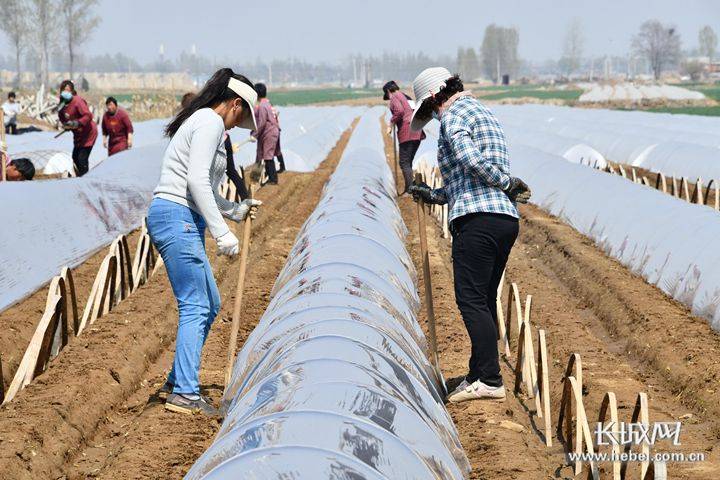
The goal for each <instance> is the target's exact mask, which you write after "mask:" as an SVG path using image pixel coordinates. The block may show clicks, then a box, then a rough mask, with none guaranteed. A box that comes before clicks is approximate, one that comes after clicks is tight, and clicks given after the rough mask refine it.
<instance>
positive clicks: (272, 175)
mask: <svg viewBox="0 0 720 480" xmlns="http://www.w3.org/2000/svg"><path fill="white" fill-rule="evenodd" d="M265 173H266V174H267V176H268V183H275V184H277V183H278V176H277V170H276V169H275V160H265Z"/></svg>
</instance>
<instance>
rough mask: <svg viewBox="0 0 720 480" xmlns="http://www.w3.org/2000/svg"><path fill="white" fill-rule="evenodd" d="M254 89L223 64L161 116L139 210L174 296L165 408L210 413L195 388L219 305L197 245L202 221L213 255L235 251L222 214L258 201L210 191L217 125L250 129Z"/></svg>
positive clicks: (220, 149)
mask: <svg viewBox="0 0 720 480" xmlns="http://www.w3.org/2000/svg"><path fill="white" fill-rule="evenodd" d="M256 101H257V93H256V92H255V89H254V88H253V85H252V83H251V82H250V81H249V80H248V79H247V78H245V77H244V76H242V75H239V74H236V73H235V72H233V71H232V70H231V69H230V68H223V69H220V70H218V71H217V72H215V74H214V75H213V76H212V77H211V78H210V79H209V80H208V81H207V83H206V84H205V86H204V87H203V88H202V90H201V91H200V92H199V93H198V94H197V95H195V96H194V97H193V98H192V99H191V100H190V101H189V102H188V103H187V105H186V106H184V107H183V108H181V110H180V111H179V112H178V113H177V115H176V116H175V118H173V120H172V121H171V122H170V123H169V124H168V126H167V127H166V129H165V134H166V135H167V136H168V137H170V143H169V144H168V146H167V149H166V150H165V155H164V158H163V164H162V168H161V173H160V181H159V183H158V185H157V187H156V188H155V192H154V198H153V200H152V203H151V204H150V209H149V211H148V216H147V224H148V231H149V233H150V237H151V239H152V241H153V244H154V245H155V247H156V248H157V249H158V251H159V252H160V255H161V256H162V259H163V261H164V262H165V267H166V270H167V274H168V277H169V279H170V284H171V286H172V289H173V293H174V294H175V297H176V299H177V304H178V314H179V321H178V333H177V339H176V342H175V359H174V361H173V366H172V370H171V371H170V374H169V375H168V378H167V382H166V383H165V384H164V385H163V387H162V388H161V389H160V392H159V394H160V395H161V396H166V395H167V400H166V402H165V408H166V409H167V410H170V411H174V412H180V413H203V414H207V415H216V414H217V410H216V409H215V408H214V407H213V406H212V405H210V403H209V402H208V401H207V400H206V399H205V398H203V397H202V396H201V395H200V384H199V377H198V376H199V372H200V358H201V354H202V348H203V345H204V343H205V340H206V339H207V336H208V333H209V332H210V326H211V325H212V323H213V320H214V319H215V316H216V315H217V313H218V311H219V309H220V294H219V292H218V288H217V285H216V283H215V279H214V277H213V273H212V269H211V267H210V263H209V261H208V257H207V253H206V252H205V229H206V228H207V229H208V230H209V231H210V235H211V236H212V237H213V238H214V239H215V242H216V243H217V251H218V254H219V255H227V256H230V257H233V256H235V255H237V253H238V239H237V237H235V235H234V234H233V232H232V231H231V230H230V228H229V227H228V226H227V224H226V223H225V221H224V220H223V217H225V218H228V219H230V220H233V221H235V222H240V221H242V220H244V219H245V217H246V216H248V215H250V216H251V217H253V216H254V215H255V211H256V209H257V207H258V206H259V205H261V202H260V201H258V200H251V199H247V200H243V201H242V202H241V203H235V202H230V201H228V200H225V199H224V198H222V197H221V196H220V195H219V193H218V187H219V186H220V182H221V181H222V179H223V176H224V174H225V169H226V157H225V154H224V148H225V146H224V140H225V132H226V131H227V130H229V129H231V128H233V127H240V128H245V129H248V130H254V129H255V128H256V123H255V116H254V113H253V109H254V107H255V103H256Z"/></svg>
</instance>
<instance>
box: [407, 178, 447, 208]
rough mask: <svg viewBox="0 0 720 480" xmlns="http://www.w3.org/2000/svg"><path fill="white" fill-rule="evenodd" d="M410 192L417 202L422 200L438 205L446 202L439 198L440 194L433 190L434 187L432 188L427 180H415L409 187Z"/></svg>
mask: <svg viewBox="0 0 720 480" xmlns="http://www.w3.org/2000/svg"><path fill="white" fill-rule="evenodd" d="M408 193H410V194H411V195H412V196H413V200H415V201H416V202H419V201H420V200H422V201H424V202H425V203H430V204H436V205H441V204H442V203H444V202H443V201H442V200H441V199H440V198H439V196H438V195H436V194H435V193H434V192H433V189H432V188H430V185H428V184H427V183H425V182H420V183H418V182H413V184H412V185H410V187H409V188H408Z"/></svg>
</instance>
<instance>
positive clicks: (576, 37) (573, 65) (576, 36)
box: [560, 18, 585, 76]
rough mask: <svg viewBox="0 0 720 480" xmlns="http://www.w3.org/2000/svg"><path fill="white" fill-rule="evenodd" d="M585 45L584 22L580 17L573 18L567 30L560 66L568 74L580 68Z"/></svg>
mask: <svg viewBox="0 0 720 480" xmlns="http://www.w3.org/2000/svg"><path fill="white" fill-rule="evenodd" d="M584 46H585V37H584V36H583V27H582V22H581V20H580V19H579V18H573V19H572V20H571V21H570V24H569V25H568V27H567V31H566V32H565V40H564V41H563V55H562V58H561V59H560V66H561V68H562V69H563V70H564V71H565V72H566V74H567V75H568V76H569V75H571V74H572V73H574V72H575V71H576V70H577V69H578V68H580V62H581V60H582V54H583V48H584Z"/></svg>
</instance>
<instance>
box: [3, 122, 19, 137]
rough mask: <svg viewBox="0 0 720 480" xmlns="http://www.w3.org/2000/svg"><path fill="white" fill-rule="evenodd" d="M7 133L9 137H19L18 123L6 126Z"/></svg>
mask: <svg viewBox="0 0 720 480" xmlns="http://www.w3.org/2000/svg"><path fill="white" fill-rule="evenodd" d="M5 133H7V134H8V135H17V123H9V124H7V125H5Z"/></svg>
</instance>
